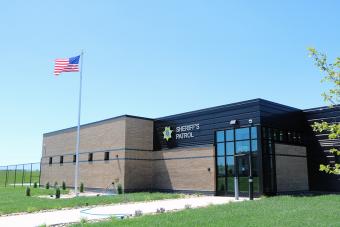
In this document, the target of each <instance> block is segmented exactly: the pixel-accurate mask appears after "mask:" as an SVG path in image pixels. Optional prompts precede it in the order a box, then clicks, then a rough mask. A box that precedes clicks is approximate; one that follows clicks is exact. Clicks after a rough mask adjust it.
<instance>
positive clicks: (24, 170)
mask: <svg viewBox="0 0 340 227" xmlns="http://www.w3.org/2000/svg"><path fill="white" fill-rule="evenodd" d="M34 183H37V185H38V186H39V185H40V162H37V163H26V164H19V165H9V166H0V187H24V186H32V185H34Z"/></svg>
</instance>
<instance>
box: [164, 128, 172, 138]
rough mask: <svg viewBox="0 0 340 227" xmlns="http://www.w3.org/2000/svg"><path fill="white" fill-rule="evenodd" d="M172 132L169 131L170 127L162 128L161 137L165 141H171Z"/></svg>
mask: <svg viewBox="0 0 340 227" xmlns="http://www.w3.org/2000/svg"><path fill="white" fill-rule="evenodd" d="M172 132H173V130H171V128H170V126H169V127H165V128H164V131H163V136H164V139H166V141H169V139H171V134H172Z"/></svg>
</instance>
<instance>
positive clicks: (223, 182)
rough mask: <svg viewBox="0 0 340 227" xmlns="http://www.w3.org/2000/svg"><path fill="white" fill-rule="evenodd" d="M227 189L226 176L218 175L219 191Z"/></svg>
mask: <svg viewBox="0 0 340 227" xmlns="http://www.w3.org/2000/svg"><path fill="white" fill-rule="evenodd" d="M225 189H226V180H225V177H218V178H217V191H218V192H225Z"/></svg>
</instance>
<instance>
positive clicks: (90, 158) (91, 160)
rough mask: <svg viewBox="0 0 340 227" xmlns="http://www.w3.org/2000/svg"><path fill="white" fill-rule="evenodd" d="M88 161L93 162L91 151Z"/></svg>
mask: <svg viewBox="0 0 340 227" xmlns="http://www.w3.org/2000/svg"><path fill="white" fill-rule="evenodd" d="M87 160H88V161H89V162H93V153H89V155H88V159H87Z"/></svg>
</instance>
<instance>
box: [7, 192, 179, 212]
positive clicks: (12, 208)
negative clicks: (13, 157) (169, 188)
mask: <svg viewBox="0 0 340 227" xmlns="http://www.w3.org/2000/svg"><path fill="white" fill-rule="evenodd" d="M25 190H26V188H25V187H17V188H0V215H1V214H9V213H17V212H35V211H39V210H48V209H61V208H64V207H78V206H87V205H89V206H90V205H97V204H113V203H122V202H136V201H150V200H160V199H171V198H179V197H182V196H183V195H181V194H169V193H148V192H146V193H144V192H143V193H128V194H126V195H125V196H123V195H117V196H99V197H78V198H72V199H46V198H38V197H36V196H38V195H49V194H54V192H55V190H54V189H49V190H46V189H41V188H39V189H35V188H33V187H31V195H32V196H31V197H27V196H25ZM62 192H63V191H62Z"/></svg>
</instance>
